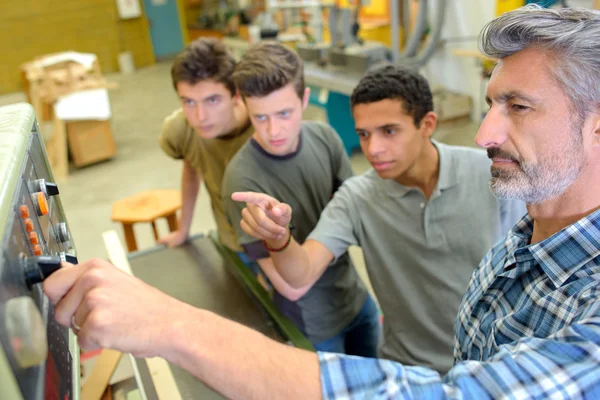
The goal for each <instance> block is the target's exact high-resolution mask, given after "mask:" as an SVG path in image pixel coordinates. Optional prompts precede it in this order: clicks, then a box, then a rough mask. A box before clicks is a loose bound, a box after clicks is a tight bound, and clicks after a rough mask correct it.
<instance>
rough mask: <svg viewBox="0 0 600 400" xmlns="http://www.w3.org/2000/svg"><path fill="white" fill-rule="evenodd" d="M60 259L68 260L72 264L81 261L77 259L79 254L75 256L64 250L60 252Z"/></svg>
mask: <svg viewBox="0 0 600 400" xmlns="http://www.w3.org/2000/svg"><path fill="white" fill-rule="evenodd" d="M60 259H61V260H62V261H66V262H68V263H71V264H79V261H78V260H77V256H74V255H73V254H69V253H65V252H64V251H63V252H61V253H60Z"/></svg>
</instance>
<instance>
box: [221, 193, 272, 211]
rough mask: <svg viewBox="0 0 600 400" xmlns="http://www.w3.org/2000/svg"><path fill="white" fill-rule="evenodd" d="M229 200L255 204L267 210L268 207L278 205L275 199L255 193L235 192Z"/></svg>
mask: <svg viewBox="0 0 600 400" xmlns="http://www.w3.org/2000/svg"><path fill="white" fill-rule="evenodd" d="M231 199H232V200H234V201H243V202H245V203H250V204H255V205H257V206H260V207H263V208H267V207H268V206H269V205H271V206H276V205H277V204H279V201H277V199H275V198H273V197H271V196H269V195H268V194H264V193H257V192H235V193H232V194H231Z"/></svg>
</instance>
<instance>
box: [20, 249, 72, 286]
mask: <svg viewBox="0 0 600 400" xmlns="http://www.w3.org/2000/svg"><path fill="white" fill-rule="evenodd" d="M62 261H63V260H61V256H39V257H31V258H28V259H27V261H26V262H25V282H26V283H27V285H28V286H29V287H30V288H31V287H32V286H33V285H35V284H36V283H40V282H43V281H44V279H46V278H48V277H49V276H50V275H52V274H53V273H54V272H56V271H58V270H59V269H60V266H61V262H62Z"/></svg>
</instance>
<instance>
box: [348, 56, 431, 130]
mask: <svg viewBox="0 0 600 400" xmlns="http://www.w3.org/2000/svg"><path fill="white" fill-rule="evenodd" d="M388 99H390V100H400V101H401V102H402V106H403V108H404V111H405V112H406V114H408V115H410V116H411V117H412V118H413V120H414V123H415V126H416V127H417V128H418V127H419V125H420V124H421V120H422V119H423V117H424V116H425V115H426V114H427V113H428V112H430V111H433V95H432V94H431V89H430V88H429V83H428V82H427V80H426V79H425V78H424V77H423V76H422V75H420V74H419V73H418V72H417V71H415V70H412V69H409V68H406V67H400V66H396V65H384V66H381V67H378V68H375V69H373V70H371V71H369V72H367V74H366V75H365V76H363V78H362V79H361V80H360V82H359V83H358V85H357V86H356V87H355V88H354V91H353V92H352V96H350V105H351V107H352V108H354V106H356V105H358V104H368V103H375V102H378V101H382V100H388Z"/></svg>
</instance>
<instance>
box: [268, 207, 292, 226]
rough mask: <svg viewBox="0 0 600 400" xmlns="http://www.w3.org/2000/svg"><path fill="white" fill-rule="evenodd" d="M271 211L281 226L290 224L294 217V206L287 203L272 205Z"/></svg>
mask: <svg viewBox="0 0 600 400" xmlns="http://www.w3.org/2000/svg"><path fill="white" fill-rule="evenodd" d="M269 212H270V214H271V215H272V216H273V218H274V220H275V222H277V224H278V225H281V226H286V225H288V224H289V223H290V220H291V219H292V208H291V207H290V206H289V205H287V204H285V203H279V204H277V205H276V206H274V207H272V208H271V209H270V210H269Z"/></svg>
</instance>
